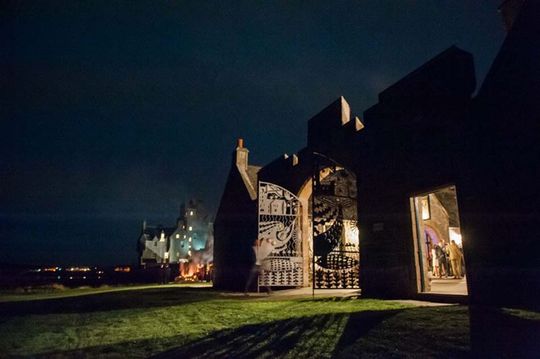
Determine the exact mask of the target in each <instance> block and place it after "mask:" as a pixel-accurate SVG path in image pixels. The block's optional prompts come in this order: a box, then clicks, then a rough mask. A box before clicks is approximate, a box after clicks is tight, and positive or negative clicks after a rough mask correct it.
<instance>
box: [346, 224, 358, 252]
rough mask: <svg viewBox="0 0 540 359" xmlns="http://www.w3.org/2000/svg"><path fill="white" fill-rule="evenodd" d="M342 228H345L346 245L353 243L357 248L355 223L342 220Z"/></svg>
mask: <svg viewBox="0 0 540 359" xmlns="http://www.w3.org/2000/svg"><path fill="white" fill-rule="evenodd" d="M343 227H344V228H345V238H346V239H347V243H353V244H354V245H356V246H358V227H357V226H356V221H351V220H348V219H345V220H343Z"/></svg>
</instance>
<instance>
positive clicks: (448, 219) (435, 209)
mask: <svg viewBox="0 0 540 359" xmlns="http://www.w3.org/2000/svg"><path fill="white" fill-rule="evenodd" d="M411 212H412V216H411V218H412V226H413V237H414V248H415V262H416V275H417V285H418V291H419V292H422V293H437V294H461V295H467V282H466V281H467V279H466V277H465V261H464V257H463V239H462V236H461V227H460V221H459V210H458V203H457V193H456V187H455V186H453V185H450V186H446V187H442V188H438V189H434V190H432V191H429V192H425V193H422V194H419V195H417V196H414V197H411Z"/></svg>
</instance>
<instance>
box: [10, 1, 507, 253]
mask: <svg viewBox="0 0 540 359" xmlns="http://www.w3.org/2000/svg"><path fill="white" fill-rule="evenodd" d="M499 3H500V0H495V1H481V0H478V1H412V0H410V1H381V0H376V1H375V0H374V1H340V2H336V3H334V2H330V1H321V2H295V1H280V2H264V3H263V2H258V1H246V2H241V1H229V2H202V1H173V0H156V1H146V2H143V1H113V0H107V1H75V0H69V1H48V2H46V1H33V0H24V1H8V2H7V3H6V2H3V5H0V64H1V66H0V88H1V90H0V91H1V95H0V101H1V102H0V130H1V133H2V141H1V145H0V146H1V150H2V152H1V156H0V178H1V182H0V183H1V185H0V186H1V187H0V241H1V250H0V263H15V262H19V263H28V264H33V263H36V264H46V263H51V264H52V263H58V264H79V263H80V264H114V263H132V262H136V261H137V257H136V256H137V253H136V241H137V238H138V236H139V234H140V228H141V223H142V221H143V219H147V220H148V221H149V222H150V223H153V224H163V225H173V224H174V221H175V218H176V217H177V216H178V209H179V206H180V204H181V203H182V202H183V201H185V200H188V199H190V198H199V199H201V200H202V201H203V202H204V204H205V206H206V207H207V209H208V210H209V211H211V212H212V213H215V210H216V209H217V206H218V204H219V200H220V196H221V192H222V190H223V187H224V184H225V180H226V176H227V173H228V170H229V168H230V163H231V155H232V151H233V150H234V147H235V143H236V138H238V137H243V138H244V139H245V143H246V146H247V147H248V148H249V150H250V162H251V163H253V164H265V163H267V162H269V161H271V160H272V159H274V158H276V157H278V156H280V155H281V154H283V153H289V154H291V153H294V152H295V151H297V150H299V149H300V148H302V147H303V146H304V145H305V143H306V135H307V120H308V119H309V118H310V117H311V116H313V115H314V114H316V113H317V112H318V111H319V110H321V109H322V108H324V107H325V106H326V105H328V104H329V103H331V102H333V101H334V100H335V99H336V98H337V97H338V96H340V95H343V96H345V98H346V99H347V100H348V102H349V104H350V105H351V108H352V111H353V113H354V114H357V115H361V114H362V112H363V111H364V110H365V109H367V108H368V107H370V106H371V105H373V104H374V103H375V102H376V98H377V94H378V93H379V92H380V91H382V90H383V89H385V88H386V87H387V86H389V85H391V84H392V83H394V82H395V81H397V80H399V79H400V78H402V77H403V76H405V75H406V74H407V73H409V72H410V71H412V70H414V69H415V68H417V67H418V66H420V65H421V64H422V63H424V62H425V61H427V60H428V59H430V58H432V57H433V56H435V55H436V54H438V53H439V52H441V51H443V50H444V49H446V48H447V47H449V46H451V45H457V46H458V47H461V48H462V49H464V50H467V51H469V52H471V53H473V55H474V58H475V65H476V71H477V80H478V83H481V81H482V80H483V78H484V76H485V74H486V72H487V70H488V68H489V65H490V64H491V62H492V60H493V59H494V57H495V55H496V53H497V50H498V49H499V47H500V45H501V43H502V41H503V39H504V30H503V26H502V21H501V20H500V18H499V15H498V13H497V5H499Z"/></svg>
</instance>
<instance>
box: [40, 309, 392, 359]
mask: <svg viewBox="0 0 540 359" xmlns="http://www.w3.org/2000/svg"><path fill="white" fill-rule="evenodd" d="M399 311H400V310H391V311H390V310H389V311H366V312H358V313H353V314H352V315H351V314H325V315H317V316H311V317H300V318H292V319H287V320H280V321H274V322H269V323H262V324H254V325H246V326H242V327H239V328H234V329H226V330H221V331H217V332H214V333H212V334H210V335H208V336H206V337H202V338H199V339H195V338H193V337H191V338H190V337H188V336H176V337H169V338H153V339H144V340H138V341H131V342H125V343H117V344H114V345H105V346H97V347H90V348H84V349H80V350H72V351H62V352H53V353H44V354H40V357H55V358H77V357H148V356H151V355H152V354H155V353H159V352H161V353H159V354H157V355H155V356H153V358H262V357H266V358H282V357H298V358H308V357H316V358H321V357H332V356H334V354H335V353H338V352H340V351H341V350H342V349H343V348H344V347H346V346H348V345H349V344H350V343H352V342H354V341H356V340H357V339H358V338H359V337H361V336H363V335H366V334H367V333H368V332H369V331H370V330H371V329H372V328H373V327H375V326H377V325H378V324H379V323H380V322H382V321H383V320H385V319H387V318H390V317H392V316H394V315H395V314H396V313H398V312H399ZM182 343H184V344H182ZM179 344H180V346H179ZM171 348H173V349H171Z"/></svg>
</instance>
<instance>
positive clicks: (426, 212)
mask: <svg viewBox="0 0 540 359" xmlns="http://www.w3.org/2000/svg"><path fill="white" fill-rule="evenodd" d="M420 205H421V209H422V219H423V220H424V221H425V220H428V219H430V218H431V213H430V208H429V195H428V196H425V197H421V198H420Z"/></svg>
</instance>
